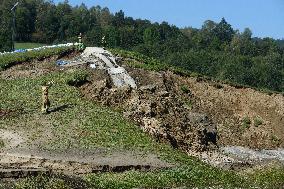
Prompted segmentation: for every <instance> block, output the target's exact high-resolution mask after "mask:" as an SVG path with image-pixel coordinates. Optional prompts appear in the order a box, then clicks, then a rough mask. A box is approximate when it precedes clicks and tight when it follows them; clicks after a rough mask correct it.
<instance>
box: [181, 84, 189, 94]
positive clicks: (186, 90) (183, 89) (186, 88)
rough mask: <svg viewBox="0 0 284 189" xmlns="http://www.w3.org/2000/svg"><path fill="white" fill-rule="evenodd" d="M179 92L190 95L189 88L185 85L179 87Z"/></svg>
mask: <svg viewBox="0 0 284 189" xmlns="http://www.w3.org/2000/svg"><path fill="white" fill-rule="evenodd" d="M181 90H182V91H183V92H184V93H190V90H189V88H188V86H187V85H183V86H181Z"/></svg>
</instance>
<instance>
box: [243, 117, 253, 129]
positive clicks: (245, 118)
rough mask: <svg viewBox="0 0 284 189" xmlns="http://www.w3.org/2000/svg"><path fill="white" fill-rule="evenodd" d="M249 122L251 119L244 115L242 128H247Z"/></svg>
mask: <svg viewBox="0 0 284 189" xmlns="http://www.w3.org/2000/svg"><path fill="white" fill-rule="evenodd" d="M250 124H251V120H250V118H249V117H248V116H246V117H244V119H243V127H244V128H249V127H250Z"/></svg>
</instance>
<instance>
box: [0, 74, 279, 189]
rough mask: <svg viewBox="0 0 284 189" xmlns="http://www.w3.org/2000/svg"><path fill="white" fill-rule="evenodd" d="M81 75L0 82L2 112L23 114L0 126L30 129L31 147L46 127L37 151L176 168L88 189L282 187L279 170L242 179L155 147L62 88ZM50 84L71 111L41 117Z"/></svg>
mask: <svg viewBox="0 0 284 189" xmlns="http://www.w3.org/2000/svg"><path fill="white" fill-rule="evenodd" d="M78 72H79V73H78ZM81 75H84V71H74V72H68V73H66V72H64V73H63V72H61V73H51V74H49V75H46V76H42V77H39V78H36V79H29V78H25V79H17V80H9V81H8V80H1V79H0V85H1V87H0V96H1V99H0V108H2V109H5V108H9V109H19V108H23V112H24V114H22V115H18V116H16V117H12V118H5V119H2V120H0V127H1V128H7V129H17V130H18V131H24V130H28V131H29V133H31V134H30V135H29V137H30V138H29V140H30V141H29V142H31V143H32V142H33V141H34V140H40V139H42V138H44V137H45V135H46V134H45V132H44V128H45V127H47V126H48V127H49V129H51V130H52V133H53V134H54V136H53V138H52V140H46V141H44V142H41V143H39V147H41V148H44V149H48V150H53V149H66V148H88V149H96V148H99V147H104V148H109V149H110V150H111V149H128V150H140V151H144V152H152V153H156V154H159V155H160V156H161V157H162V158H163V159H165V160H167V161H169V162H174V163H177V164H179V165H180V166H178V167H177V168H172V169H169V170H160V171H153V172H139V171H129V172H125V173H102V174H90V175H87V176H86V177H85V178H84V180H85V181H86V182H87V183H88V184H89V185H90V186H89V188H133V187H154V188H157V187H177V186H188V187H200V188H202V187H208V186H216V187H221V186H222V187H223V188H235V187H244V188H249V187H250V186H259V187H261V188H264V187H267V188H281V186H283V184H284V171H283V170H271V171H266V172H260V173H257V174H254V175H245V176H241V175H238V174H236V173H233V172H229V171H221V170H219V169H216V168H212V167H210V166H208V165H205V164H203V163H200V162H199V161H198V160H196V159H194V158H190V157H188V156H187V155H186V154H184V153H182V152H180V151H178V150H174V149H172V148H171V147H169V146H168V145H166V144H160V143H157V142H155V141H154V140H153V139H152V138H150V137H149V136H148V135H147V134H145V133H143V132H142V131H141V130H140V129H139V128H138V127H137V126H136V125H134V124H133V123H131V122H129V121H126V120H125V119H123V117H122V115H121V113H119V112H116V111H114V110H112V109H110V108H107V107H102V106H100V105H97V104H95V103H93V102H90V101H88V100H85V99H83V98H82V97H81V94H80V93H79V91H78V90H77V89H76V88H75V87H72V86H69V85H67V84H66V83H68V82H69V83H70V81H74V80H76V78H78V76H81ZM50 80H54V81H55V83H56V84H55V85H54V86H53V87H52V88H51V89H50V98H51V100H52V106H53V107H58V106H62V105H70V106H69V107H68V108H66V109H64V110H62V111H57V112H53V113H51V114H48V115H42V114H41V113H40V112H39V111H40V104H39V101H40V98H41V91H40V86H41V83H43V82H45V81H50ZM78 120H79V121H78ZM68 185H69V183H64V182H63V180H61V179H56V178H44V179H39V177H36V178H28V179H25V180H24V181H22V182H21V183H20V184H19V185H18V188H68ZM63 186H64V187H63ZM69 188H72V187H71V186H69Z"/></svg>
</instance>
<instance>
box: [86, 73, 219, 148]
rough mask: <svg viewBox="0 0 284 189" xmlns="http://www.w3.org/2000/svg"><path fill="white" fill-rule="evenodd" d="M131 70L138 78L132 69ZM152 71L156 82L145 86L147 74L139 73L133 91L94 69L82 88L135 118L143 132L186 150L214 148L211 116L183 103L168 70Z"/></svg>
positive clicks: (214, 139)
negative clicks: (116, 84) (193, 110)
mask: <svg viewBox="0 0 284 189" xmlns="http://www.w3.org/2000/svg"><path fill="white" fill-rule="evenodd" d="M128 71H130V75H131V76H132V77H133V78H134V79H137V77H138V76H136V75H134V74H133V73H132V72H131V71H132V70H128ZM140 71H142V70H140ZM152 74H153V75H156V76H157V77H152V78H153V79H154V78H155V82H149V83H147V84H149V85H144V82H143V81H145V82H147V79H146V78H147V75H141V74H140V73H139V77H141V76H143V78H141V80H137V81H138V82H137V83H138V85H139V89H138V90H134V89H132V88H131V87H130V86H126V87H121V88H116V87H114V85H113V83H112V81H111V80H110V78H109V76H108V75H107V74H106V73H105V72H102V71H98V72H97V71H94V72H93V79H91V82H90V83H88V84H86V85H84V86H83V87H82V88H81V90H82V92H83V94H85V96H87V97H89V98H91V99H94V100H96V101H98V102H101V103H102V104H104V105H108V106H113V107H119V108H120V109H122V110H123V112H124V115H125V117H127V118H128V119H131V120H134V121H135V122H136V123H138V124H139V125H140V126H141V127H142V129H143V130H144V131H146V132H148V133H150V134H151V135H153V136H155V137H156V138H157V139H158V140H162V141H168V142H170V143H171V145H172V146H174V147H176V148H181V149H184V150H185V151H188V150H196V151H204V150H206V149H209V148H212V147H213V148H214V147H215V145H214V144H215V143H216V129H215V126H214V124H213V123H212V122H211V121H210V119H209V118H208V116H206V115H205V114H199V113H194V112H191V111H190V110H189V109H188V108H187V107H185V106H184V103H183V102H182V101H181V100H180V98H178V96H177V92H176V86H175V84H174V82H173V80H172V78H171V75H170V74H169V73H167V72H165V73H154V72H153V73H152ZM188 97H189V98H190V96H188Z"/></svg>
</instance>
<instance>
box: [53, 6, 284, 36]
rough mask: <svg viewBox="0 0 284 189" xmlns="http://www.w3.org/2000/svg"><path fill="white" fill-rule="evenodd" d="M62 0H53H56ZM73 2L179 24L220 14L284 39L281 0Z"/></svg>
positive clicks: (237, 26) (240, 25) (236, 25)
mask: <svg viewBox="0 0 284 189" xmlns="http://www.w3.org/2000/svg"><path fill="white" fill-rule="evenodd" d="M60 1H61V2H62V1H63V0H54V2H55V3H58V2H60ZM69 3H71V4H72V5H77V4H81V3H85V4H86V5H87V6H88V7H90V6H96V5H100V6H101V7H108V8H109V9H110V11H111V12H112V13H114V12H117V11H119V10H123V11H124V13H125V15H126V16H131V17H133V18H142V19H148V20H151V21H152V22H162V21H167V22H168V23H170V24H174V25H176V26H178V27H185V26H192V27H195V28H200V27H201V25H202V24H203V22H204V21H205V20H213V21H216V22H219V21H220V20H221V18H222V17H225V19H226V20H227V21H228V22H229V23H230V24H231V25H232V27H233V28H234V29H239V30H240V31H242V30H243V29H244V28H246V27H249V28H250V29H251V30H252V31H253V35H254V36H257V37H273V38H275V39H284V0H69Z"/></svg>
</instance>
